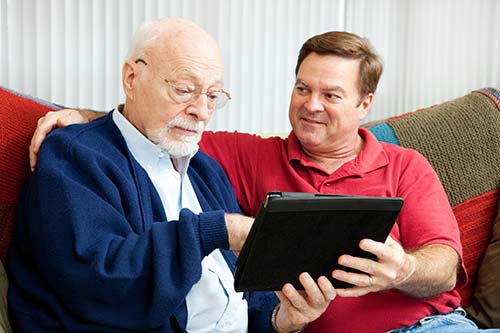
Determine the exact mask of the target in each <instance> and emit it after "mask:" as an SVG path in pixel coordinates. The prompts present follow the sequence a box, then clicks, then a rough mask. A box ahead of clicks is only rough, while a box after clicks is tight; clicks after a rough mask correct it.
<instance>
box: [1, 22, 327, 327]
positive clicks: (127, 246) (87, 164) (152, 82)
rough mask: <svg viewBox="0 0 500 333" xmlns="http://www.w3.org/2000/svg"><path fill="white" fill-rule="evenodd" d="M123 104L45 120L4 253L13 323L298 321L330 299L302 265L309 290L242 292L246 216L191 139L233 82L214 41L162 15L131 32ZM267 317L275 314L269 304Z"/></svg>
mask: <svg viewBox="0 0 500 333" xmlns="http://www.w3.org/2000/svg"><path fill="white" fill-rule="evenodd" d="M122 84H123V89H124V91H125V95H126V102H125V104H124V105H122V106H120V107H118V108H117V109H115V110H113V111H112V112H110V113H109V114H108V115H107V116H106V117H104V118H102V119H99V120H98V121H95V122H92V123H89V124H85V125H79V126H73V127H68V128H65V129H62V130H60V131H56V132H54V134H53V135H51V136H50V137H49V138H48V139H47V141H46V143H45V144H44V145H43V147H42V149H41V151H40V155H39V162H38V167H37V169H36V171H35V173H34V174H33V175H32V177H31V178H30V180H29V183H28V185H27V188H26V190H25V192H24V194H23V196H22V198H21V200H20V203H19V207H20V209H19V221H18V224H17V230H16V234H15V237H14V240H13V247H12V250H11V252H10V258H9V263H10V265H9V273H10V278H11V281H10V282H11V288H10V290H9V306H10V314H11V316H12V320H13V329H14V330H15V331H19V332H49V331H50V332H54V331H68V332H131V331H141V332H186V331H187V332H247V331H250V332H271V331H272V330H273V328H274V329H276V330H280V331H284V332H290V331H297V330H299V329H301V328H302V327H303V325H304V324H305V323H307V322H308V321H311V320H313V319H316V318H317V317H318V316H319V315H320V314H321V313H322V312H323V311H324V310H325V309H326V307H327V305H328V303H329V301H330V300H331V299H333V298H334V297H335V290H334V288H333V286H332V285H331V283H330V282H329V280H328V279H327V278H326V277H320V278H319V279H318V284H316V282H315V281H314V280H313V279H312V278H311V277H310V276H309V275H308V274H307V273H303V274H301V276H300V280H301V282H302V284H303V286H304V288H305V291H304V292H298V291H296V290H295V289H294V288H293V286H292V285H290V284H287V285H285V286H284V287H283V290H282V293H278V296H279V298H280V299H281V303H280V304H279V305H277V298H276V296H275V295H274V293H253V294H248V295H245V296H244V295H243V293H237V292H235V290H234V287H233V283H234V281H233V274H232V273H233V272H232V270H231V269H232V268H234V262H235V259H236V257H235V255H234V253H233V252H232V251H230V250H233V251H239V250H240V249H241V247H242V245H243V243H244V241H245V239H246V237H247V234H248V231H249V228H250V227H251V224H252V222H253V220H252V219H251V218H248V217H245V216H243V215H240V214H237V213H238V212H239V207H238V204H237V201H236V197H235V196H234V191H233V189H232V187H231V186H230V184H229V182H228V180H227V178H226V176H225V174H224V172H223V171H222V169H221V168H220V166H219V165H218V164H217V163H216V162H215V161H213V160H212V159H211V158H210V157H208V156H207V155H205V154H204V153H201V152H198V142H199V140H200V138H201V136H202V133H203V130H204V128H205V125H206V124H207V122H208V120H209V119H210V117H211V115H212V113H213V111H214V110H215V109H216V108H218V107H221V106H223V105H224V104H225V103H226V102H227V101H228V99H229V94H228V93H227V92H225V91H224V90H223V63H222V57H221V54H220V50H219V48H218V46H217V44H216V42H215V41H214V40H213V38H211V37H210V36H209V35H208V34H207V33H206V32H205V31H203V30H202V29H200V28H199V27H198V26H196V25H194V24H193V23H191V22H189V21H185V20H179V19H164V20H158V21H154V22H152V23H149V24H146V25H144V26H143V27H142V28H141V29H140V30H139V31H138V32H137V34H136V36H135V38H134V40H133V43H132V46H131V49H130V52H129V54H128V56H127V60H126V62H125V64H124V65H123V69H122ZM273 308H274V309H275V310H274V312H273V315H272V316H271V312H272V310H273Z"/></svg>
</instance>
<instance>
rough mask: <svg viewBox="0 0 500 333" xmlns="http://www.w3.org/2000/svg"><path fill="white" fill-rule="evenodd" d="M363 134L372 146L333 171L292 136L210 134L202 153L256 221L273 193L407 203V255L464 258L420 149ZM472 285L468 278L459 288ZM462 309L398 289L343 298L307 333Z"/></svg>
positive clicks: (375, 326) (398, 233) (388, 325)
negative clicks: (432, 248)
mask: <svg viewBox="0 0 500 333" xmlns="http://www.w3.org/2000/svg"><path fill="white" fill-rule="evenodd" d="M359 134H360V136H361V137H362V138H363V139H364V141H365V147H364V148H363V150H362V151H361V153H360V154H359V155H358V156H357V157H356V158H355V159H354V160H352V161H350V162H347V163H345V164H344V165H342V166H341V167H340V168H339V169H338V170H336V171H335V172H333V173H328V172H327V171H326V170H325V169H323V168H322V167H320V166H319V165H317V164H316V163H315V162H312V161H311V160H309V159H308V157H307V156H306V155H305V154H304V153H303V151H302V150H301V147H300V143H299V141H298V139H297V137H296V136H295V135H294V134H293V132H292V133H291V134H290V135H289V136H288V138H286V139H282V138H279V137H271V138H265V139H263V138H261V137H259V136H256V135H250V134H244V133H228V132H215V133H213V132H206V133H205V134H204V136H203V140H202V142H201V144H200V148H201V149H202V150H203V151H205V152H206V153H208V154H209V155H211V156H212V157H214V158H215V159H216V160H217V161H218V162H219V163H220V164H221V165H222V167H223V168H224V170H225V171H226V173H227V175H228V177H229V180H230V181H231V183H232V184H233V186H234V189H235V191H236V195H237V197H238V202H239V203H240V206H241V208H242V210H243V211H244V212H245V213H246V214H248V215H252V216H255V215H256V213H257V210H258V209H259V206H260V204H261V202H262V200H263V199H264V197H265V195H266V194H267V192H269V191H286V192H289V191H296V192H312V193H333V194H351V195H367V196H384V197H401V198H403V199H404V205H403V209H402V210H401V214H400V216H399V218H398V221H397V222H396V225H395V227H394V228H393V230H392V231H391V236H392V238H394V239H395V240H396V241H398V242H400V243H401V244H402V246H403V247H404V248H407V249H408V248H416V247H420V246H423V245H426V244H431V243H438V244H446V245H449V246H451V247H452V248H454V249H455V250H456V251H457V252H458V253H460V254H461V253H462V247H461V243H460V236H459V230H458V226H457V222H456V220H455V216H454V214H453V211H452V209H451V207H450V204H449V202H448V198H447V196H446V193H445V192H444V189H443V187H442V185H441V183H440V181H439V178H438V176H437V174H436V173H435V172H434V170H433V169H432V167H431V165H430V164H429V163H428V161H427V160H426V159H425V158H424V157H423V156H422V155H420V154H419V153H418V152H417V151H415V150H411V149H406V148H402V147H399V146H396V145H393V144H389V143H384V142H379V141H378V140H377V139H376V138H375V136H374V135H373V134H371V133H370V132H369V131H368V130H366V129H364V128H360V129H359ZM465 279H466V277H465V276H463V277H462V279H461V281H460V282H461V283H463V282H465V281H464V280H465ZM459 305H460V296H459V294H458V292H456V291H455V290H454V291H451V292H446V293H443V294H441V295H440V296H438V297H436V298H433V299H427V300H421V299H415V298H412V297H408V296H406V295H404V294H402V293H400V292H398V291H395V290H394V291H393V290H390V291H385V292H379V293H371V294H368V295H366V296H362V297H358V298H341V297H337V298H336V299H335V300H334V301H333V302H331V304H330V307H329V308H328V310H327V311H326V312H325V313H324V314H323V315H322V316H321V317H320V318H319V319H318V320H316V321H315V322H314V323H311V324H310V325H309V326H308V330H307V331H310V332H368V331H371V332H384V331H387V330H390V329H394V328H399V327H403V326H407V325H411V324H414V323H415V322H416V321H418V320H419V319H421V318H423V317H425V316H427V315H430V314H433V313H436V312H438V313H446V312H449V311H451V310H453V309H454V308H456V307H457V306H459Z"/></svg>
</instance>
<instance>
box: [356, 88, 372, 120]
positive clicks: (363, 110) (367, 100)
mask: <svg viewBox="0 0 500 333" xmlns="http://www.w3.org/2000/svg"><path fill="white" fill-rule="evenodd" d="M372 102H373V93H368V94H367V95H366V96H365V97H364V98H363V100H362V101H361V103H360V104H359V106H358V108H359V120H363V119H364V118H365V117H366V116H367V115H368V111H370V107H371V106H372Z"/></svg>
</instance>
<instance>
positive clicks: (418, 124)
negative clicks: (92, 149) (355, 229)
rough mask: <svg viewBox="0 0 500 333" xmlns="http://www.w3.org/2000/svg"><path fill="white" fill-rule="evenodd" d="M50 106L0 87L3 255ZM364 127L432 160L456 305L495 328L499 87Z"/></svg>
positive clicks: (499, 302) (499, 307) (499, 306)
mask: <svg viewBox="0 0 500 333" xmlns="http://www.w3.org/2000/svg"><path fill="white" fill-rule="evenodd" d="M54 109H59V107H58V106H57V105H54V104H51V103H48V102H45V101H42V100H39V99H36V98H33V97H30V96H26V95H21V94H18V93H16V92H14V91H11V90H8V89H5V88H1V87H0V184H2V186H0V260H1V261H2V262H5V259H6V255H7V251H8V248H9V244H10V239H11V236H12V232H13V227H14V224H15V215H16V202H17V197H18V195H19V191H20V189H21V187H22V185H23V183H24V182H25V180H26V178H27V177H28V175H29V166H28V147H29V143H30V139H31V136H32V133H33V131H34V129H35V128H36V124H37V120H38V119H39V118H40V117H41V116H42V115H44V114H45V113H46V112H47V111H49V110H54ZM364 126H366V127H368V128H369V129H370V130H371V131H372V132H373V133H374V134H375V135H376V136H377V137H378V138H379V139H380V140H382V141H387V142H391V143H394V144H397V145H401V146H404V147H409V148H413V149H416V150H418V151H419V152H421V153H422V154H423V155H424V156H426V157H427V159H428V160H429V161H430V163H431V164H432V165H433V167H434V168H435V170H436V172H437V173H438V175H439V177H440V179H441V181H442V183H443V186H444V188H445V190H446V192H447V195H448V198H449V201H450V203H451V205H452V206H453V211H454V213H455V215H456V217H457V220H458V224H459V228H460V231H461V239H462V244H463V247H464V263H465V267H466V269H467V272H468V276H469V280H468V283H467V284H466V285H465V286H464V287H463V288H461V289H460V294H461V295H462V305H463V307H464V308H466V309H467V311H468V313H469V314H470V315H471V316H472V317H473V318H474V319H475V320H476V321H477V322H478V324H479V325H480V326H483V327H500V278H498V277H497V275H500V274H499V273H500V265H499V264H500V214H499V212H498V202H499V195H500V90H499V89H495V88H484V89H480V90H476V91H473V92H471V93H469V94H467V95H465V96H463V97H461V98H457V99H455V100H451V101H447V102H444V103H442V104H439V105H434V106H431V107H429V108H425V109H421V110H417V111H414V112H407V113H404V114H402V115H400V116H397V117H392V118H389V119H383V120H380V121H377V122H373V123H370V124H365V125H364ZM495 263H496V264H495ZM495 266H497V267H495ZM0 295H1V294H0ZM491 295H493V296H491ZM0 306H1V302H0Z"/></svg>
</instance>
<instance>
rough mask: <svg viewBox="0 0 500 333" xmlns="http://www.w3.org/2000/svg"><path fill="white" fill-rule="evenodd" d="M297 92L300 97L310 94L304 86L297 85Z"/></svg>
mask: <svg viewBox="0 0 500 333" xmlns="http://www.w3.org/2000/svg"><path fill="white" fill-rule="evenodd" d="M295 91H296V92H297V94H299V95H300V96H305V95H307V94H308V93H309V89H308V88H306V87H304V86H302V85H296V86H295Z"/></svg>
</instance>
